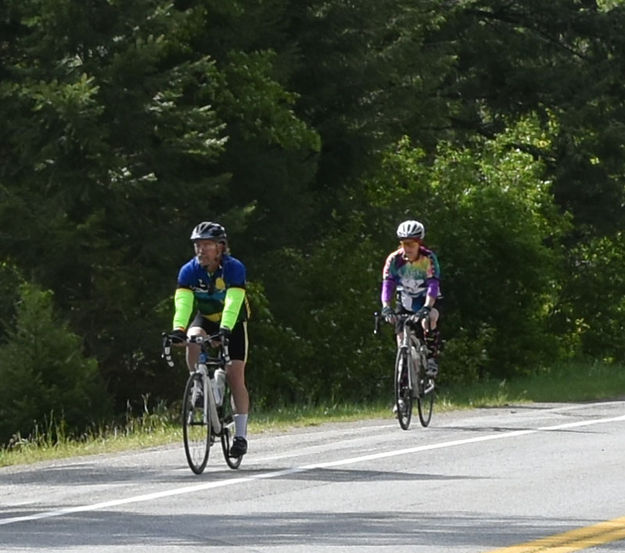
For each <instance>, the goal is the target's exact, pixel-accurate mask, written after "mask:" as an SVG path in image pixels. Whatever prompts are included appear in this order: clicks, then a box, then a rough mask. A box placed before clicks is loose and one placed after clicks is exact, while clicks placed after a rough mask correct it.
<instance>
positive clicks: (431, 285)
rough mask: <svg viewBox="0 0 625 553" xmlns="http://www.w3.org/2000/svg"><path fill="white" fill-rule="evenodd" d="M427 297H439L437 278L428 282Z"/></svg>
mask: <svg viewBox="0 0 625 553" xmlns="http://www.w3.org/2000/svg"><path fill="white" fill-rule="evenodd" d="M427 295H428V296H432V297H433V298H437V297H438V279H436V278H431V279H430V281H429V282H428V291H427Z"/></svg>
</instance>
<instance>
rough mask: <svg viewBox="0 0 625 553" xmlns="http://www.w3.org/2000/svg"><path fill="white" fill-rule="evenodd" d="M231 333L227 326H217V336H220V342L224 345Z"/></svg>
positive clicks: (226, 343)
mask: <svg viewBox="0 0 625 553" xmlns="http://www.w3.org/2000/svg"><path fill="white" fill-rule="evenodd" d="M231 334H232V331H231V330H230V329H229V328H226V327H225V326H221V327H219V337H220V338H221V343H222V344H223V345H224V346H227V345H228V342H229V341H230V335H231Z"/></svg>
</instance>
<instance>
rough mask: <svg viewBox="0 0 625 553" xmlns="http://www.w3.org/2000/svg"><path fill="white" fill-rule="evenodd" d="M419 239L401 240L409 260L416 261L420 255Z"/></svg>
mask: <svg viewBox="0 0 625 553" xmlns="http://www.w3.org/2000/svg"><path fill="white" fill-rule="evenodd" d="M419 246H420V242H419V240H414V239H407V240H402V241H401V247H402V248H403V250H404V255H405V256H406V259H408V261H414V260H415V259H417V257H419Z"/></svg>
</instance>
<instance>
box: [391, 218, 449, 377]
mask: <svg viewBox="0 0 625 553" xmlns="http://www.w3.org/2000/svg"><path fill="white" fill-rule="evenodd" d="M424 237H425V227H424V226H423V225H422V224H421V223H420V222H419V221H414V220H409V221H404V222H403V223H401V224H400V225H399V227H397V238H399V241H400V243H399V249H397V250H395V251H394V252H392V253H391V254H389V256H388V257H387V258H386V262H385V263H384V269H383V272H382V294H381V300H382V316H383V317H384V318H385V319H386V320H387V321H388V322H390V323H394V322H395V317H394V316H395V311H394V310H393V307H392V303H393V297H394V296H395V291H396V290H397V289H398V288H399V289H400V295H399V299H398V303H399V304H398V305H397V306H396V309H397V310H398V311H400V312H409V313H415V314H418V315H419V316H420V317H422V318H423V319H422V325H423V329H424V337H425V342H426V344H427V346H428V353H429V354H428V362H427V368H426V372H427V374H428V376H432V377H435V376H437V375H438V362H437V357H438V350H439V342H440V337H439V332H438V328H437V327H438V319H439V311H438V309H436V307H434V304H435V303H436V300H437V298H438V297H439V295H440V268H439V265H438V258H437V257H436V254H435V253H434V252H433V251H431V250H429V249H428V248H426V247H425V246H424V245H423V238H424ZM426 319H429V329H428V326H427V324H426Z"/></svg>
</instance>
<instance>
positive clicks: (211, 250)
mask: <svg viewBox="0 0 625 553" xmlns="http://www.w3.org/2000/svg"><path fill="white" fill-rule="evenodd" d="M222 247H223V246H222V245H221V244H219V243H217V242H215V241H214V240H196V241H195V242H194V243H193V248H194V249H195V255H197V259H198V261H199V262H200V265H202V266H206V265H210V264H213V263H215V262H216V261H218V260H219V256H220V255H221V250H222Z"/></svg>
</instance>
